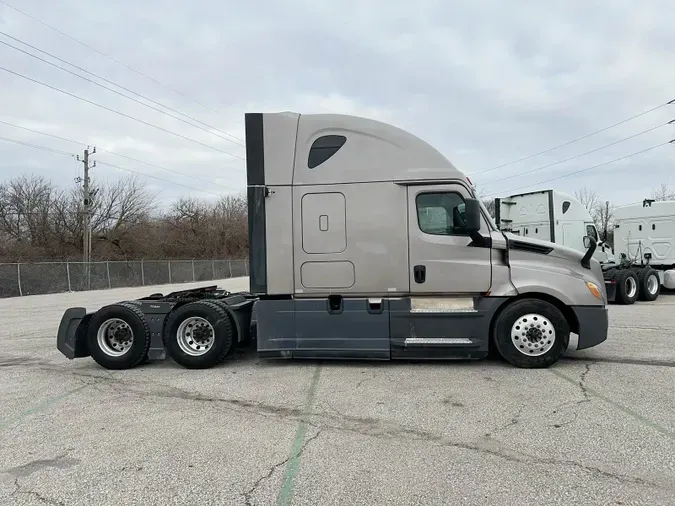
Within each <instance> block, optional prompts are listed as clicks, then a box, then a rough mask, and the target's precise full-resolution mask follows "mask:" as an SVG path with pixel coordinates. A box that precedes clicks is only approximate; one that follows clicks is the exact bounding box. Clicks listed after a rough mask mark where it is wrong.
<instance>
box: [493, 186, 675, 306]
mask: <svg viewBox="0 0 675 506" xmlns="http://www.w3.org/2000/svg"><path fill="white" fill-rule="evenodd" d="M673 205H674V206H675V203H673ZM634 208H635V206H626V207H625V208H620V209H619V210H617V211H618V216H619V217H620V218H618V221H617V223H619V224H620V223H621V220H622V218H623V217H625V219H627V220H629V221H628V222H627V223H631V225H625V226H624V230H628V229H630V230H632V227H633V225H634V226H635V228H636V230H638V229H639V230H640V231H642V230H643V229H644V233H646V232H647V227H651V221H650V222H649V223H647V222H644V220H645V219H646V218H644V217H643V215H644V216H647V215H648V213H645V212H644V211H643V212H642V214H639V215H638V218H634V215H635V213H634V212H633V210H634ZM639 208H640V209H642V206H641V205H640V206H639ZM624 209H625V210H626V211H625V212H624ZM624 213H625V214H624ZM495 214H496V215H495V221H496V222H497V226H498V227H499V229H500V230H502V231H503V232H510V233H512V234H516V235H520V236H525V237H533V238H537V239H541V240H544V241H550V242H553V243H556V244H560V245H563V246H567V247H569V248H572V249H575V250H578V251H586V248H585V246H584V238H585V237H587V236H590V237H592V238H593V239H594V240H595V241H598V248H597V249H596V251H595V253H594V254H593V258H595V259H596V260H598V261H599V262H600V264H601V265H602V268H603V275H604V278H605V288H606V290H607V296H608V298H609V300H610V301H611V302H621V303H623V304H632V303H633V302H635V301H636V300H637V299H640V300H655V299H656V298H657V297H658V296H659V292H660V285H661V284H664V286H668V285H666V284H665V283H664V279H665V278H664V275H663V274H659V271H658V268H659V265H660V264H658V263H656V264H655V263H654V261H653V260H652V261H650V258H652V259H653V258H655V256H656V255H655V254H654V253H651V251H652V250H651V249H650V250H649V252H650V253H651V256H650V254H648V255H647V257H641V258H637V257H636V255H635V253H634V252H632V251H634V250H637V249H639V245H640V244H641V245H642V246H641V247H642V249H643V250H644V245H645V244H649V245H651V244H652V243H651V242H648V243H645V239H641V238H642V237H644V233H643V235H640V236H638V235H636V234H635V233H634V232H631V234H630V237H631V239H630V241H628V238H626V240H625V243H624V242H622V240H619V242H618V243H617V235H621V234H620V233H618V234H617V232H618V230H621V225H619V229H618V230H617V231H615V239H614V241H615V242H614V245H615V248H614V251H618V252H620V256H619V257H620V258H619V260H617V259H616V258H615V256H614V252H613V251H612V249H611V248H610V246H609V245H608V244H605V243H604V242H603V241H599V234H598V230H597V228H596V226H595V223H594V221H593V218H592V217H591V215H590V213H589V212H588V210H587V209H586V207H585V206H584V205H583V204H582V203H581V202H579V200H577V199H576V198H575V197H573V196H572V195H569V194H567V193H564V192H559V191H556V190H540V191H534V192H529V193H521V194H517V195H510V196H508V197H503V198H497V199H495ZM615 216H617V215H615ZM671 216H675V209H673V212H672V213H671ZM654 219H660V220H662V221H663V218H662V217H661V218H656V217H655V218H654ZM636 220H637V221H636ZM640 220H642V221H640ZM638 221H640V222H639V223H638ZM643 222H644V223H643ZM670 223H673V221H672V218H671V222H670ZM640 227H642V228H640ZM659 230H663V231H664V233H665V230H666V227H665V226H664V225H663V224H660V225H659ZM673 235H675V232H673V231H672V229H671V232H670V236H671V237H672V236H673ZM629 242H630V245H631V246H630V247H631V248H632V250H629V249H628V243H629ZM669 244H672V239H670V242H669ZM659 248H660V249H659V252H660V253H661V254H665V251H666V250H665V249H663V248H662V247H661V246H659ZM667 251H669V254H670V255H675V251H673V250H672V248H669V249H667ZM631 252H632V253H631ZM671 264H675V261H671ZM674 273H675V271H674V272H673V273H670V274H669V276H671V274H674ZM668 279H669V280H671V279H672V281H675V276H671V277H669V278H668Z"/></svg>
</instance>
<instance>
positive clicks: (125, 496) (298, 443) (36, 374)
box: [0, 278, 675, 506]
mask: <svg viewBox="0 0 675 506" xmlns="http://www.w3.org/2000/svg"><path fill="white" fill-rule="evenodd" d="M219 284H220V285H221V286H224V287H226V288H228V289H231V290H244V289H246V288H247V280H246V279H245V278H242V279H236V280H227V281H222V282H220V283H219ZM202 285H203V284H202ZM181 286H184V285H181ZM166 290H167V287H157V288H154V287H153V288H152V290H149V289H148V288H147V287H146V288H145V289H143V288H141V289H123V290H107V291H101V292H90V293H74V294H60V295H44V296H32V297H26V298H22V299H21V298H18V299H2V300H0V314H1V315H2V320H3V325H2V326H1V327H0V342H1V343H2V347H1V348H0V350H1V351H0V399H1V403H0V504H2V505H8V506H9V505H44V504H48V505H69V506H70V505H91V504H96V505H100V506H104V505H141V504H143V505H146V504H157V505H177V504H180V505H197V504H198V505H211V504H213V505H216V504H217V505H241V506H246V505H282V504H284V505H290V504H294V505H348V506H356V505H369V506H372V505H380V504H382V505H391V504H402V505H425V506H426V505H436V504H461V505H463V506H465V505H483V504H490V505H501V504H508V505H513V504H518V505H537V506H541V505H554V504H555V505H558V504H560V505H571V504H583V505H585V506H586V505H629V504H636V505H638V504H644V505H672V504H675V393H674V392H675V295H670V294H663V295H662V296H661V297H660V298H659V299H658V300H657V301H656V302H653V303H637V304H635V305H633V306H625V307H624V306H611V307H610V326H611V327H610V336H609V339H608V341H607V342H605V343H603V344H602V345H600V346H598V347H596V348H592V349H590V350H584V351H579V352H577V351H572V350H574V348H575V347H576V340H575V339H573V340H572V344H571V350H570V351H568V353H567V356H566V357H565V358H564V359H563V360H561V361H560V362H559V363H558V364H557V365H556V366H554V367H552V368H551V369H548V370H536V371H529V370H518V369H515V368H512V367H510V366H508V365H506V364H504V363H501V362H499V361H481V362H468V363H421V362H418V363H410V362H405V363H404V362H390V363H385V362H382V363H380V362H377V363H373V362H341V361H333V362H323V363H319V362H308V361H282V362H272V361H262V360H259V359H258V358H256V357H255V354H254V353H252V352H251V350H240V351H238V352H237V353H235V354H234V356H233V357H232V358H231V359H229V360H228V361H226V362H225V363H224V364H222V365H221V366H220V367H218V368H215V369H211V370H207V371H190V370H186V369H182V368H181V367H179V366H177V365H176V364H174V363H173V362H171V361H165V362H161V363H151V364H146V365H143V366H141V367H138V368H136V369H133V370H129V371H115V372H111V371H106V370H103V369H101V368H100V367H98V366H97V365H96V364H95V363H94V362H93V361H92V360H91V359H79V360H75V361H69V360H67V359H66V358H65V357H63V356H61V355H60V353H59V352H58V351H57V350H56V347H55V344H56V343H55V333H56V329H57V327H58V323H59V320H60V317H61V315H62V313H63V311H64V310H65V309H66V308H67V307H70V306H76V305H85V306H88V307H89V308H92V309H95V308H97V307H100V306H101V305H104V304H106V303H110V302H114V301H117V300H121V299H125V298H134V297H138V296H142V295H146V294H147V293H149V292H150V291H166Z"/></svg>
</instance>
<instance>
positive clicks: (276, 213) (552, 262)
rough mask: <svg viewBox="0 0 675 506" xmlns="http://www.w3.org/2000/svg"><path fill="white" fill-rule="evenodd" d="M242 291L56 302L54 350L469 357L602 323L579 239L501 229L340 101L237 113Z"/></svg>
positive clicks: (542, 360) (553, 343) (98, 356)
mask: <svg viewBox="0 0 675 506" xmlns="http://www.w3.org/2000/svg"><path fill="white" fill-rule="evenodd" d="M245 131H246V155H247V156H246V170H247V200H248V234H249V266H250V273H249V283H250V291H248V292H245V293H229V292H227V291H224V290H218V289H216V288H215V287H209V286H205V287H203V288H201V289H197V290H185V291H180V292H174V293H170V294H167V295H163V294H154V295H150V296H148V297H144V298H141V299H137V300H131V301H124V302H119V303H117V304H112V305H108V306H105V307H103V308H100V309H98V310H96V311H92V312H89V311H87V309H85V308H81V307H77V308H71V309H68V310H66V312H65V314H64V315H63V317H62V321H61V324H60V327H59V329H58V337H57V342H58V345H57V347H58V349H59V350H60V351H61V352H62V353H63V354H64V355H65V356H66V357H68V358H71V359H72V358H77V357H87V356H91V357H92V358H93V359H94V360H95V361H96V362H98V364H100V365H101V366H103V367H105V368H110V369H126V368H129V367H133V366H135V365H137V364H139V363H141V362H144V361H146V360H157V359H163V358H165V357H166V356H169V357H170V358H172V359H173V360H174V361H175V362H177V363H178V364H180V365H182V366H184V367H187V368H207V367H211V366H214V365H215V364H218V363H219V362H221V361H222V360H223V359H224V358H225V357H226V356H227V355H228V354H229V353H230V352H231V351H232V350H233V349H234V348H235V347H236V346H238V345H241V344H243V343H244V342H246V341H249V340H253V341H254V342H255V347H256V349H257V353H258V355H259V356H261V357H267V358H312V359H330V358H334V359H405V358H415V359H481V358H484V357H486V356H487V355H488V352H490V351H495V352H496V353H497V354H499V355H501V357H503V358H504V359H505V360H506V361H508V362H510V363H511V364H513V365H514V366H517V367H524V368H538V367H547V366H550V365H551V364H553V363H555V362H556V361H557V360H558V359H559V358H560V356H561V355H562V354H563V353H564V352H565V350H566V349H567V348H568V344H569V340H570V333H575V334H577V335H578V344H577V349H583V348H589V347H591V346H595V345H597V344H599V343H601V342H603V341H604V340H605V339H606V338H607V326H608V321H607V308H606V292H605V288H604V283H603V279H602V271H601V269H600V264H599V263H598V262H597V260H594V259H593V258H592V255H593V253H594V250H595V247H596V243H595V241H593V240H592V239H591V238H588V239H587V246H588V249H587V250H586V251H585V252H583V253H582V252H579V251H577V250H574V249H571V248H567V247H564V246H561V245H557V244H554V243H551V242H547V241H538V240H535V239H529V238H525V237H523V238H517V237H508V236H506V235H505V234H503V233H502V232H500V231H499V230H498V229H497V227H496V225H495V224H494V222H493V221H492V218H491V217H490V215H489V213H488V212H487V211H486V209H485V207H484V206H483V205H482V204H481V203H480V201H479V200H477V199H476V197H475V193H474V190H473V187H472V185H471V183H470V181H469V180H468V179H467V178H466V176H465V175H464V174H462V172H460V171H459V170H458V169H457V168H455V166H454V165H453V164H452V163H450V161H448V160H447V159H446V158H445V157H444V156H443V155H442V154H441V153H439V152H438V151H437V150H436V149H434V148H433V147H432V146H430V145H429V144H427V143H426V142H424V141H422V140H421V139H419V138H418V137H416V136H414V135H412V134H410V133H408V132H406V131H404V130H401V129H399V128H396V127H394V126H392V125H389V124H386V123H382V122H379V121H374V120H371V119H367V118H361V117H355V116H349V115H339V114H307V115H300V114H296V113H290V112H282V113H247V114H246V115H245Z"/></svg>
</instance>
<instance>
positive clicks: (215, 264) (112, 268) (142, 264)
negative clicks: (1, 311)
mask: <svg viewBox="0 0 675 506" xmlns="http://www.w3.org/2000/svg"><path fill="white" fill-rule="evenodd" d="M241 276H248V261H247V260H137V261H130V262H118V261H109V262H90V263H85V262H36V263H14V264H9V263H0V298H4V297H19V296H22V295H39V294H45V293H61V292H78V291H83V290H103V289H106V288H125V287H132V286H150V285H169V284H174V283H193V282H199V281H211V280H215V279H227V278H236V277H241Z"/></svg>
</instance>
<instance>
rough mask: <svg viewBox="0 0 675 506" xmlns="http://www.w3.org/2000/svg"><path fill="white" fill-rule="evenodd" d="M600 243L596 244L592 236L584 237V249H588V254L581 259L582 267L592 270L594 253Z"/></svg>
mask: <svg viewBox="0 0 675 506" xmlns="http://www.w3.org/2000/svg"><path fill="white" fill-rule="evenodd" d="M597 246H598V243H597V242H595V239H593V238H592V237H591V236H590V235H587V236H584V248H586V254H585V255H584V256H583V258H582V259H581V265H582V266H583V267H585V268H586V269H590V268H591V258H592V257H593V253H595V248H597Z"/></svg>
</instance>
